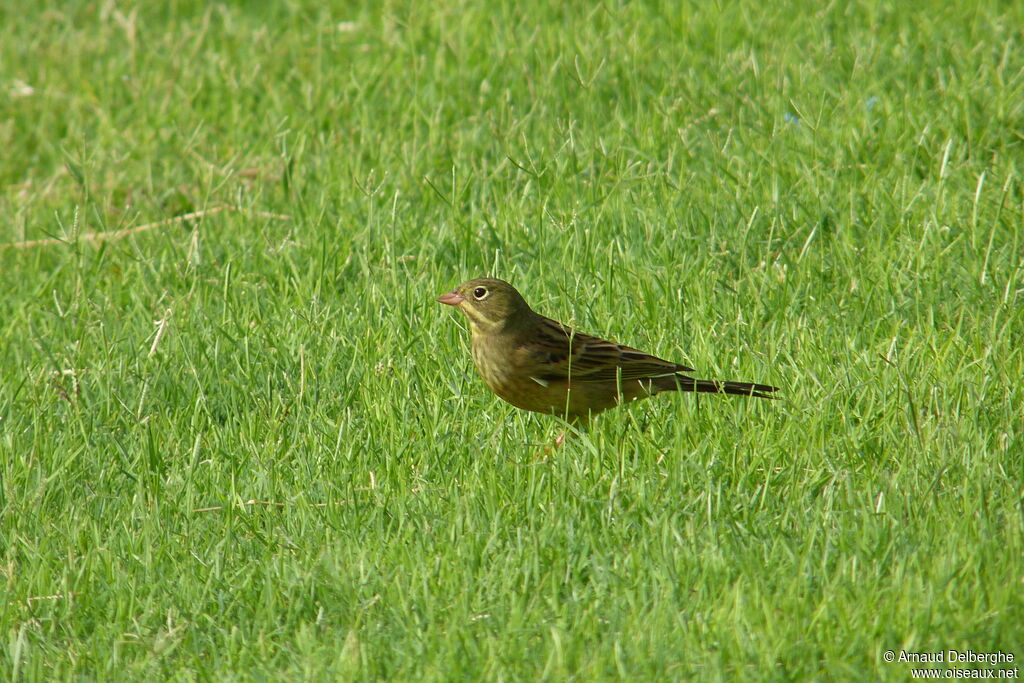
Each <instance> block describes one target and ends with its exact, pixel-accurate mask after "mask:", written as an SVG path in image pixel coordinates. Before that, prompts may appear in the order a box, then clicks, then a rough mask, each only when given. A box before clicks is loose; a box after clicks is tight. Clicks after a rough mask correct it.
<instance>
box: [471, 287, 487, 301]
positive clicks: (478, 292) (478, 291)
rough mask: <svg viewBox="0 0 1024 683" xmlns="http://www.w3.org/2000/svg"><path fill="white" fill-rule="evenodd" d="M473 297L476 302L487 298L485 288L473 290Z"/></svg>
mask: <svg viewBox="0 0 1024 683" xmlns="http://www.w3.org/2000/svg"><path fill="white" fill-rule="evenodd" d="M473 296H474V297H476V299H477V301H479V300H480V299H483V298H484V297H485V296H487V288H486V287H477V288H476V289H474V290H473Z"/></svg>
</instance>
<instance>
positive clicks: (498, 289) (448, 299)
mask: <svg viewBox="0 0 1024 683" xmlns="http://www.w3.org/2000/svg"><path fill="white" fill-rule="evenodd" d="M437 300H438V301H439V302H441V303H442V304H448V305H449V306H455V307H456V308H458V309H459V310H460V311H462V312H463V313H465V314H466V317H467V318H469V325H470V328H471V329H472V331H473V332H474V333H484V334H487V333H491V332H498V331H500V330H502V329H505V328H506V326H507V325H509V324H510V323H513V324H514V323H515V322H516V321H519V320H522V319H523V318H525V317H528V314H529V313H532V310H531V309H530V306H529V304H527V303H526V300H525V299H523V297H522V296H521V295H520V294H519V292H517V291H516V289H515V287H513V286H512V285H510V284H509V283H507V282H505V281H504V280H499V279H497V278H493V277H478V278H476V279H474V280H468V281H466V282H463V283H462V284H461V285H459V286H458V287H456V288H455V289H453V290H452V291H450V292H448V293H447V294H442V295H441V296H439V297H437Z"/></svg>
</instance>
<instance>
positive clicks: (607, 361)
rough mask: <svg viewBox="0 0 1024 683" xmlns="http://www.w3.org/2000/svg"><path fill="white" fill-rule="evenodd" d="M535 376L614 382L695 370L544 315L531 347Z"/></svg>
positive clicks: (551, 379) (554, 379) (552, 379)
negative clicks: (585, 332)
mask: <svg viewBox="0 0 1024 683" xmlns="http://www.w3.org/2000/svg"><path fill="white" fill-rule="evenodd" d="M528 353H529V356H530V359H531V360H532V361H533V363H534V368H533V372H531V376H533V377H534V379H535V380H543V381H545V382H552V381H559V380H568V379H570V378H571V379H572V381H574V382H614V381H616V380H619V381H623V380H632V379H646V378H650V377H664V376H666V375H673V374H675V373H677V372H691V371H692V370H691V369H690V368H688V367H686V366H685V365H680V364H679V363H672V362H670V361H667V360H662V359H661V358H657V357H655V356H652V355H650V354H647V353H644V352H643V351H640V350H638V349H634V348H632V347H630V346H623V345H621V344H616V343H615V342H611V341H608V340H606V339H601V338H599V337H594V336H592V335H589V334H583V333H582V332H577V331H575V330H573V329H572V328H571V327H568V326H567V325H563V324H562V323H560V322H558V321H556V320H551V319H550V318H543V319H542V320H540V321H539V322H538V325H537V330H536V335H535V336H534V338H533V339H532V340H531V342H530V346H529V350H528Z"/></svg>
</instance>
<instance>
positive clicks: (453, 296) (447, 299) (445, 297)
mask: <svg viewBox="0 0 1024 683" xmlns="http://www.w3.org/2000/svg"><path fill="white" fill-rule="evenodd" d="M437 300H438V301H439V302H441V303H442V304H447V305H449V306H458V305H459V304H461V303H462V302H463V301H465V300H466V297H464V296H462V295H461V294H459V293H458V292H456V291H454V290H452V291H450V292H448V293H447V294H442V295H441V296H439V297H437Z"/></svg>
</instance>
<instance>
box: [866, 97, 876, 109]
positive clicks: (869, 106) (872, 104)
mask: <svg viewBox="0 0 1024 683" xmlns="http://www.w3.org/2000/svg"><path fill="white" fill-rule="evenodd" d="M876 104H878V98H877V97H869V98H868V101H867V102H865V103H864V107H865V108H866V109H867V110H868V111H871V110H872V109H874V108H875V105H876Z"/></svg>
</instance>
